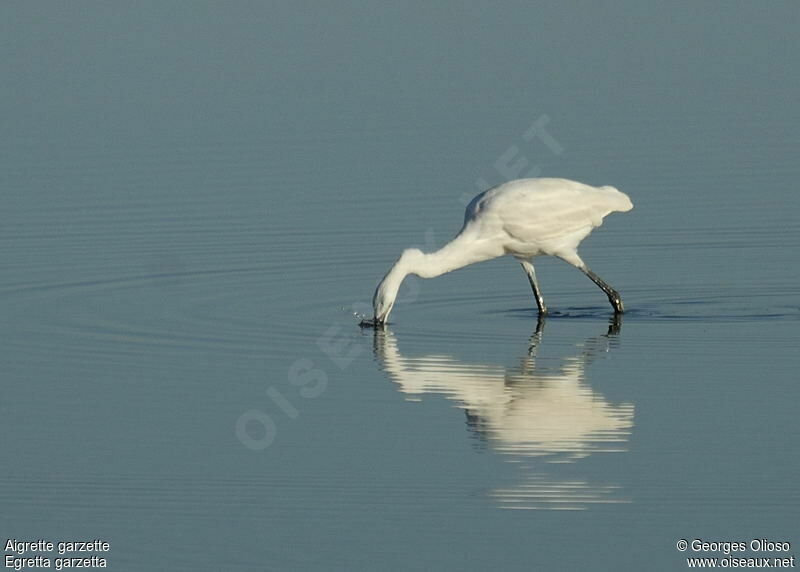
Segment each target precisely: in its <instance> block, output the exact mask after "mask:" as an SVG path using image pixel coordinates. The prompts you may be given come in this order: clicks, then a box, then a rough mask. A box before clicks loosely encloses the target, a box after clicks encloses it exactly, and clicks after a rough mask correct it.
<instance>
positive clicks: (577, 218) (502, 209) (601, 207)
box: [366, 179, 633, 326]
mask: <svg viewBox="0 0 800 572" xmlns="http://www.w3.org/2000/svg"><path fill="white" fill-rule="evenodd" d="M632 208H633V203H631V200H630V199H629V198H628V196H627V195H626V194H624V193H621V192H620V191H618V190H617V189H615V188H614V187H608V186H606V187H592V186H589V185H585V184H583V183H578V182H576V181H569V180H566V179H520V180H516V181H510V182H508V183H504V184H502V185H498V186H496V187H494V188H491V189H489V190H487V191H484V192H483V193H481V194H479V195H478V196H476V197H475V198H474V199H472V201H471V202H470V203H469V205H467V210H466V212H465V213H464V226H463V227H462V228H461V231H459V233H458V235H456V237H455V238H454V239H453V240H451V241H450V242H449V243H447V244H446V245H444V246H443V247H442V248H440V249H439V250H437V251H436V252H430V253H427V254H426V253H424V252H422V251H421V250H418V249H416V248H410V249H407V250H404V251H403V254H402V255H401V256H400V258H399V259H398V260H397V262H395V263H394V266H392V268H391V269H390V270H389V272H388V273H387V274H386V276H385V277H384V278H383V280H381V283H380V284H379V285H378V288H377V289H376V290H375V296H374V297H373V299H372V305H373V309H374V311H375V314H374V319H373V321H372V322H370V323H366V324H367V325H374V326H380V325H382V324H384V323H385V322H386V319H387V318H388V316H389V312H391V311H392V306H393V305H394V301H395V298H396V297H397V291H398V290H399V288H400V284H401V283H402V282H403V279H404V278H405V277H406V276H407V275H409V274H415V275H417V276H419V277H420V278H434V277H436V276H440V275H442V274H445V273H447V272H451V271H453V270H456V269H458V268H462V267H464V266H467V265H469V264H474V263H476V262H482V261H484V260H490V259H492V258H497V257H499V256H503V255H505V254H509V255H511V256H513V257H514V258H516V259H517V260H518V261H519V263H520V264H521V265H522V268H523V269H524V270H525V274H526V275H527V276H528V281H529V282H530V285H531V288H532V289H533V295H534V296H535V298H536V305H537V306H538V308H539V314H546V313H547V307H546V306H545V303H544V299H543V298H542V293H541V290H540V289H539V283H538V282H537V280H536V273H535V272H534V269H533V264H532V262H531V261H532V260H533V258H534V257H536V256H541V255H550V256H556V257H558V258H560V259H562V260H564V261H565V262H568V263H569V264H572V265H573V266H575V267H576V268H578V269H579V270H580V271H581V272H583V273H584V274H586V275H587V276H588V277H589V278H591V280H592V281H593V282H594V283H595V284H597V285H598V286H599V287H600V289H601V290H603V292H604V293H605V294H606V296H608V300H609V302H611V305H612V306H613V308H614V311H615V312H616V313H622V312H623V311H624V306H623V305H622V299H621V298H620V295H619V293H618V292H617V291H616V290H614V289H613V288H612V287H611V286H609V285H608V284H607V283H606V282H605V281H603V280H602V279H601V278H600V277H599V276H598V275H597V274H595V273H594V272H592V271H591V270H590V269H589V267H588V266H586V263H585V262H584V261H583V260H581V258H580V256H578V252H577V249H578V245H579V244H580V242H581V241H582V240H583V239H584V238H586V237H587V236H588V235H589V233H590V232H591V231H592V229H594V228H595V227H597V226H600V225H601V224H602V222H603V217H605V216H606V215H608V214H609V213H612V212H615V211H618V212H625V211H629V210H631V209H632Z"/></svg>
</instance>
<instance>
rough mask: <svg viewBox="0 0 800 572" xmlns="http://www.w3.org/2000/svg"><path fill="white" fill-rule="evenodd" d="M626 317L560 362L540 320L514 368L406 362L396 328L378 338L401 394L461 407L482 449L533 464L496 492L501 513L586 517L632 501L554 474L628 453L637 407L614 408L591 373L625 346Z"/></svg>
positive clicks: (430, 358) (436, 359)
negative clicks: (596, 507) (596, 457)
mask: <svg viewBox="0 0 800 572" xmlns="http://www.w3.org/2000/svg"><path fill="white" fill-rule="evenodd" d="M621 319H622V317H621V316H620V315H616V316H615V317H614V319H613V320H612V321H611V322H610V323H609V326H608V330H607V331H606V332H604V333H603V334H602V335H599V336H596V337H593V338H589V339H587V340H586V341H585V342H583V343H582V344H578V345H577V346H576V347H575V351H574V352H573V355H568V356H566V357H558V358H552V357H549V358H548V357H544V356H541V357H540V356H539V353H540V351H539V350H540V349H541V348H542V342H543V338H544V325H545V322H544V319H540V320H539V322H538V324H537V327H536V331H535V332H534V333H533V335H532V336H531V337H530V340H529V342H528V347H527V351H526V352H525V353H524V355H523V356H522V357H521V358H520V360H519V363H518V364H517V365H515V366H513V367H503V366H499V365H490V364H480V363H464V362H461V361H459V360H457V359H456V358H454V357H452V356H448V355H425V356H421V357H407V356H403V355H402V354H401V353H400V350H399V349H398V344H397V340H396V338H395V336H394V334H392V332H391V331H390V330H385V331H376V333H375V338H374V339H375V355H376V358H377V360H378V361H379V362H380V363H381V364H382V366H383V369H384V370H385V371H386V373H387V374H388V375H389V377H390V378H391V380H392V381H393V382H395V383H396V384H397V386H398V389H399V391H400V392H402V393H404V394H406V395H407V396H408V397H409V398H410V399H419V398H421V396H422V395H423V394H426V393H434V394H441V395H445V396H446V397H448V398H449V399H452V400H453V401H455V402H456V403H457V404H458V406H459V407H461V408H463V409H464V411H465V414H466V426H467V429H468V431H469V432H470V433H471V434H472V435H473V436H474V437H476V438H477V440H478V442H480V443H483V444H485V445H486V446H488V447H490V448H491V449H493V450H495V451H498V452H500V453H502V454H504V455H509V456H513V460H514V461H515V462H519V463H521V464H522V465H524V466H525V474H524V476H523V479H522V480H523V482H522V483H520V484H518V485H515V486H512V487H505V488H502V489H498V490H495V491H493V492H492V493H491V496H493V497H495V498H496V499H497V501H498V503H499V504H500V505H501V506H504V507H508V508H548V509H556V508H561V509H582V508H588V507H589V506H590V505H591V504H592V503H608V502H626V501H625V500H624V499H622V498H620V496H619V493H620V490H619V487H618V486H616V485H592V484H590V483H588V482H586V481H585V480H582V479H575V478H572V477H570V478H565V477H562V478H558V477H555V476H552V475H550V474H548V473H553V472H558V471H555V469H556V467H555V466H554V465H552V463H575V462H576V461H578V460H579V459H581V458H584V457H587V456H589V455H592V454H596V453H608V452H621V451H625V450H626V444H627V441H628V437H629V435H630V433H631V430H632V428H633V416H634V406H633V404H631V403H622V404H612V403H609V402H608V401H607V400H606V399H605V397H604V396H603V395H601V394H600V393H599V392H597V391H595V390H594V389H592V387H591V386H590V385H589V384H588V382H587V379H586V369H587V366H588V365H589V364H590V363H591V362H592V361H593V360H595V359H597V358H598V357H600V356H602V355H605V354H606V353H607V352H610V351H612V350H613V348H614V347H615V346H616V345H617V342H618V336H619V332H620V329H621ZM510 460H511V459H510ZM562 472H563V471H562Z"/></svg>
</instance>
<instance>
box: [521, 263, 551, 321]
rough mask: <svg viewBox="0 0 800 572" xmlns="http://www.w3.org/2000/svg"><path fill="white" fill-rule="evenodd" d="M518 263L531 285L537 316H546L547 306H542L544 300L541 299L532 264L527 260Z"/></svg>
mask: <svg viewBox="0 0 800 572" xmlns="http://www.w3.org/2000/svg"><path fill="white" fill-rule="evenodd" d="M519 263H520V264H521V265H522V268H523V270H525V274H527V275H528V282H530V283H531V288H532V289H533V295H534V296H535V297H536V305H537V306H538V307H539V315H544V314H547V306H545V305H544V298H543V297H542V291H541V290H539V282H538V281H537V280H536V271H535V270H534V269H533V264H531V263H530V262H528V261H527V260H520V262H519Z"/></svg>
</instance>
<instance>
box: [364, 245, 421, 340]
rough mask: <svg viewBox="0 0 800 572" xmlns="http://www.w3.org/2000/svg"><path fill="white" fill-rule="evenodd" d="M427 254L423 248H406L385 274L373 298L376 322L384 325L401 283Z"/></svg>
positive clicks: (377, 324) (378, 324)
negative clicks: (423, 251)
mask: <svg viewBox="0 0 800 572" xmlns="http://www.w3.org/2000/svg"><path fill="white" fill-rule="evenodd" d="M424 257H425V255H424V254H423V253H422V251H421V250H418V249H416V248H409V249H408V250H404V251H403V254H402V255H401V256H400V258H399V259H398V260H397V262H395V264H394V266H393V267H392V269H391V270H390V271H389V273H388V274H387V275H386V276H384V278H383V280H382V281H381V283H380V284H379V285H378V288H377V289H376V290H375V296H373V298H372V308H373V310H374V311H375V314H374V324H375V325H376V326H382V325H383V324H385V323H386V320H387V319H388V318H389V312H391V311H392V307H393V306H394V301H395V299H396V298H397V291H398V290H399V289H400V284H401V283H402V282H403V278H405V276H406V275H407V274H408V273H409V272H413V271H414V269H415V268H416V266H417V265H418V264H419V261H420V260H422V259H423V258H424Z"/></svg>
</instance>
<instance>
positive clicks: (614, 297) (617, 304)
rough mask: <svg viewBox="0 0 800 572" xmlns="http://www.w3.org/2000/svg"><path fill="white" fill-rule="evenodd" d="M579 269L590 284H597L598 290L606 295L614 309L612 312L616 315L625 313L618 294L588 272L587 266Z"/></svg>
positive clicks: (592, 273) (603, 281)
mask: <svg viewBox="0 0 800 572" xmlns="http://www.w3.org/2000/svg"><path fill="white" fill-rule="evenodd" d="M579 268H580V269H581V272H583V273H584V274H586V276H588V277H589V278H590V279H591V280H592V282H594V283H595V284H597V285H598V286H599V287H600V289H601V290H602V291H603V292H605V293H606V296H608V301H609V302H611V305H612V306H613V307H614V312H616V313H617V314H622V313H623V312H624V311H625V306H623V304H622V298H621V297H620V295H619V292H617V291H616V290H614V289H613V288H612V287H611V286H609V285H608V283H607V282H605V280H603V279H602V278H600V277H599V276H598V275H597V274H595V273H594V272H592V271H591V270H589V267H588V266H583V267H579Z"/></svg>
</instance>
